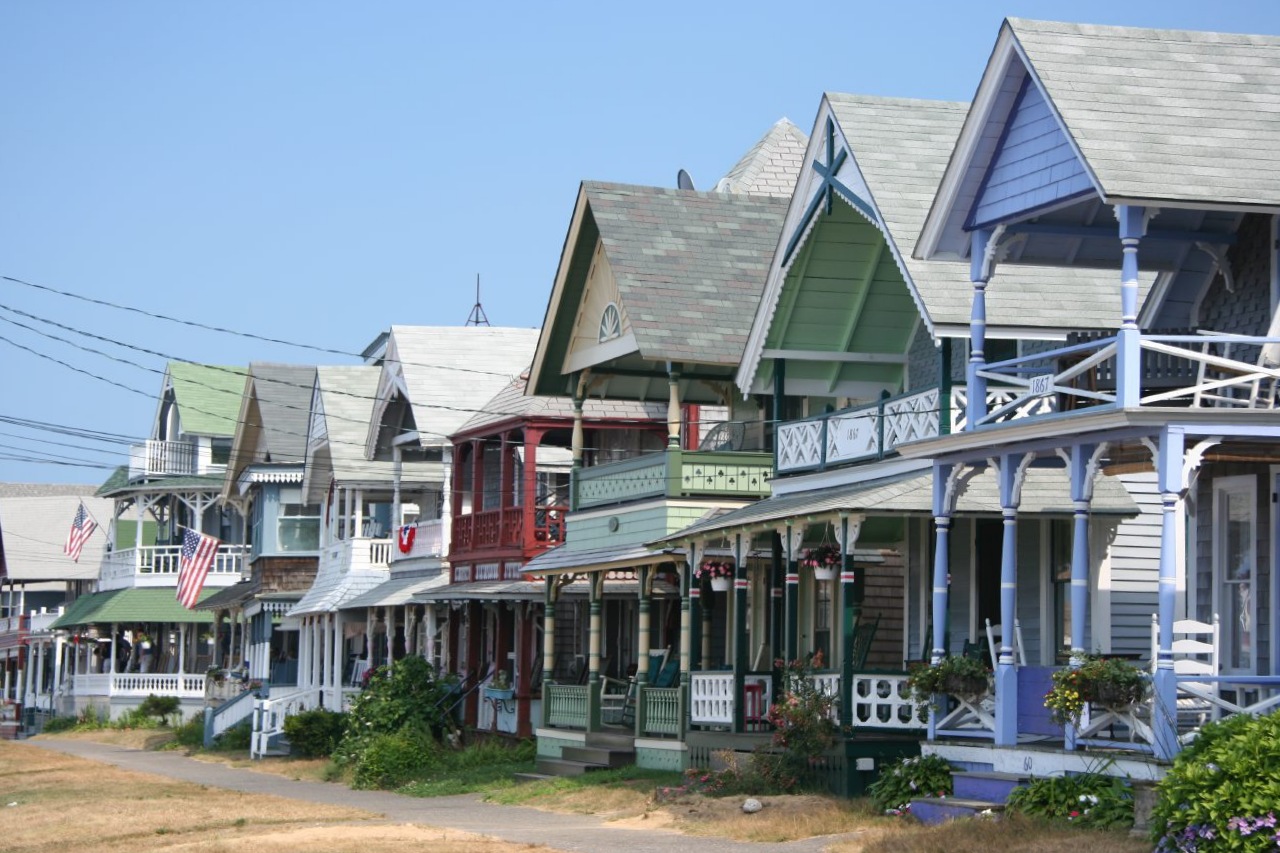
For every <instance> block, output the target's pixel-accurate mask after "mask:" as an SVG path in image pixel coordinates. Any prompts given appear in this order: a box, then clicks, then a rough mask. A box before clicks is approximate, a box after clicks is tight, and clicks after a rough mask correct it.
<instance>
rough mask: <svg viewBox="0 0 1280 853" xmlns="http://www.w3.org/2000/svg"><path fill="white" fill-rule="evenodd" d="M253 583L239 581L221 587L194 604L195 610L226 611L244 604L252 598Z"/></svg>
mask: <svg viewBox="0 0 1280 853" xmlns="http://www.w3.org/2000/svg"><path fill="white" fill-rule="evenodd" d="M253 587H254V583H253V581H240V582H239V583H233V584H232V585H231V586H228V587H223V588H222V589H220V590H218V591H217V592H215V593H213V595H210V596H209V597H208V598H202V599H200V601H199V602H198V603H197V604H196V609H197V610H226V609H228V608H231V607H237V606H239V605H241V604H244V603H245V602H246V601H248V600H249V599H250V598H252V597H253Z"/></svg>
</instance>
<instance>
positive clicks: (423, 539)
mask: <svg viewBox="0 0 1280 853" xmlns="http://www.w3.org/2000/svg"><path fill="white" fill-rule="evenodd" d="M413 530H414V534H413V541H412V542H411V543H410V544H409V550H407V551H406V550H404V544H403V541H402V542H401V543H399V544H398V545H397V547H396V548H394V549H393V550H392V551H391V559H392V560H393V561H395V562H401V561H403V560H416V559H425V558H433V557H434V558H439V557H443V556H444V521H443V520H442V519H439V518H433V519H429V520H424V521H419V522H418V523H417V524H415V525H414V526H413Z"/></svg>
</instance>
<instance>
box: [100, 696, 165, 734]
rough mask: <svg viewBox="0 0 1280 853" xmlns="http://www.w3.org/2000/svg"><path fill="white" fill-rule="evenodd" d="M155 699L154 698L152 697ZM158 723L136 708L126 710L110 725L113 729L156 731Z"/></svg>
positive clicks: (139, 708)
mask: <svg viewBox="0 0 1280 853" xmlns="http://www.w3.org/2000/svg"><path fill="white" fill-rule="evenodd" d="M152 698H155V697H152ZM159 727H160V721H159V720H157V719H156V718H155V717H153V716H151V715H150V714H148V713H146V712H145V711H143V710H142V708H141V707H138V708H126V709H125V711H124V713H122V714H121V715H120V716H119V717H116V719H115V720H114V721H113V722H112V723H111V728H113V729H157V728H159Z"/></svg>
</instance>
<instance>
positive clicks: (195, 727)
mask: <svg viewBox="0 0 1280 853" xmlns="http://www.w3.org/2000/svg"><path fill="white" fill-rule="evenodd" d="M173 735H174V737H173V746H174V748H179V747H181V748H185V749H200V748H201V747H203V746H204V715H203V714H197V715H195V716H194V717H192V718H191V719H189V720H187V721H186V722H185V723H183V724H182V725H180V726H176V727H175V728H174V730H173Z"/></svg>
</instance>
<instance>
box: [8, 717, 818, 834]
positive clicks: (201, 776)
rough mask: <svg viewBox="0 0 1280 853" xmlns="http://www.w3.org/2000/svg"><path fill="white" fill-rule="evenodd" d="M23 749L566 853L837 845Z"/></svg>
mask: <svg viewBox="0 0 1280 853" xmlns="http://www.w3.org/2000/svg"><path fill="white" fill-rule="evenodd" d="M24 743H26V744H28V745H30V746H37V747H40V748H42V749H50V750H55V751H57V752H63V753H66V754H68V755H75V756H78V757H80V758H86V759H89V760H90V761H99V762H102V763H104V764H113V765H115V766H117V767H122V768H124V769H126V770H134V771H137V772H140V773H154V774H157V775H160V776H167V777H169V778H171V779H181V780H183V781H186V782H195V783H197V784H200V785H209V786H212V787H217V788H227V789H229V790H232V791H244V792H246V793H250V794H272V795H274V796H277V797H289V798H291V799H295V800H305V801H307V802H311V803H322V804H328V805H335V806H350V807H353V808H360V809H365V810H367V811H370V812H374V813H377V814H381V815H384V816H385V817H386V819H387V820H388V821H390V822H392V823H416V824H425V825H428V826H437V827H449V828H453V829H461V830H465V831H467V832H474V833H478V834H481V835H488V836H492V837H495V838H501V839H503V840H505V841H514V842H519V843H525V844H545V845H547V846H548V847H554V848H556V849H558V850H565V851H585V852H586V853H590V852H591V851H600V853H614V851H616V850H617V849H618V848H619V846H621V845H625V846H626V848H627V849H628V851H629V853H666V851H669V850H671V848H672V846H673V845H680V844H686V845H690V846H696V848H697V850H698V851H699V853H703V851H706V853H743V851H751V853H775V851H776V853H784V851H785V853H818V851H821V850H822V849H823V848H825V847H826V846H827V845H829V844H831V843H832V842H833V841H835V840H837V839H836V838H832V837H827V838H809V839H805V840H803V841H794V842H790V843H787V844H753V843H750V842H740V841H729V840H727V839H723V838H701V837H699V838H694V837H691V836H684V835H681V834H679V833H677V832H674V831H672V830H663V829H656V830H653V829H632V828H621V827H616V826H610V824H609V823H608V822H606V821H604V820H601V819H600V818H598V817H595V816H592V815H572V814H559V813H556V812H546V811H541V810H539V809H531V808H526V807H523V806H501V805H495V804H493V803H485V802H482V801H481V800H480V799H479V797H477V796H475V795H472V794H464V795H460V796H453V797H428V798H419V797H406V796H403V795H401V794H392V793H388V792H386V791H353V790H351V789H349V788H347V787H346V786H344V785H338V784H331V783H327V782H304V781H296V780H293V779H286V778H284V777H282V776H276V775H274V774H271V773H260V772H257V771H254V770H243V769H237V768H233V767H227V766H226V765H224V764H217V763H213V762H206V761H197V760H195V759H193V758H188V757H187V756H185V755H183V754H181V753H179V752H169V751H166V752H154V751H149V750H140V749H129V748H126V747H122V746H112V745H109V744H102V743H94V742H92V741H85V740H62V739H59V738H37V739H34V740H27V741H24Z"/></svg>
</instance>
